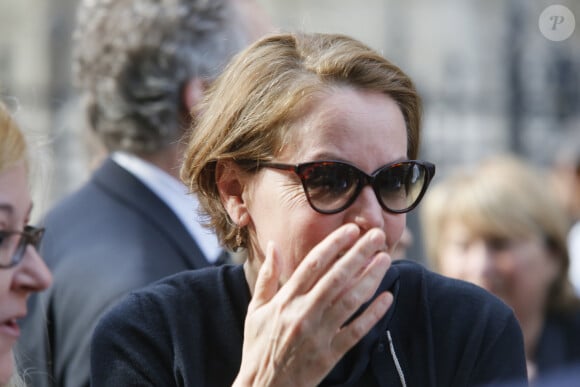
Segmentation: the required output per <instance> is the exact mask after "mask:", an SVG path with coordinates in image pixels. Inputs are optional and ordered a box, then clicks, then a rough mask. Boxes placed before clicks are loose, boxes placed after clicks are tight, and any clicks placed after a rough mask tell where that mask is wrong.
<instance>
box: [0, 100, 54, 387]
mask: <svg viewBox="0 0 580 387" xmlns="http://www.w3.org/2000/svg"><path fill="white" fill-rule="evenodd" d="M31 210H32V200H31V197H30V191H29V184H28V161H27V153H26V143H25V140H24V136H23V134H22V132H21V131H20V130H19V128H18V127H17V125H16V123H15V122H14V119H13V118H12V117H11V116H10V114H9V112H8V110H7V109H6V107H5V106H4V105H3V104H1V103H0V385H1V386H22V385H23V383H22V380H21V379H20V377H18V375H15V374H14V373H15V369H16V367H15V365H14V354H13V350H12V348H13V346H14V344H15V343H16V340H17V339H18V337H19V336H20V328H19V326H18V320H19V319H22V318H23V317H24V316H26V301H27V299H28V296H29V295H30V294H31V293H33V292H38V291H41V290H44V289H46V288H47V287H48V286H50V284H51V282H52V276H51V274H50V271H49V270H48V268H47V267H46V265H45V264H44V262H43V261H42V259H41V258H40V256H39V255H38V253H37V251H36V248H37V247H38V244H39V243H40V239H41V238H42V233H43V230H42V229H39V228H36V227H33V226H30V225H29V224H28V222H29V219H30V212H31Z"/></svg>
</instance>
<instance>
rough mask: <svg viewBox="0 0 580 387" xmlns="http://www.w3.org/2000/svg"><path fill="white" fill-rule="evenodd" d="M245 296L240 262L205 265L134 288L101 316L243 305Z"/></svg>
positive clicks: (170, 313)
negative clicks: (238, 263) (205, 266)
mask: <svg viewBox="0 0 580 387" xmlns="http://www.w3.org/2000/svg"><path fill="white" fill-rule="evenodd" d="M249 298H250V293H249V289H248V286H247V283H246V281H245V277H244V273H243V268H242V266H237V265H224V266H220V267H208V268H203V269H196V270H188V271H183V272H180V273H177V274H173V275H171V276H168V277H166V278H163V279H160V280H158V281H156V282H154V283H152V284H150V285H148V286H145V287H143V288H141V289H138V290H134V291H132V292H130V293H129V294H127V295H125V296H124V297H122V298H121V299H120V300H119V301H118V302H116V303H115V305H114V306H113V307H112V308H111V310H109V311H108V312H107V313H106V314H105V318H106V319H109V320H126V319H127V317H128V316H130V317H136V316H140V315H151V314H156V315H158V316H165V317H166V318H167V317H168V316H175V315H180V314H181V312H182V311H183V310H190V311H193V310H203V309H205V308H206V307H208V306H210V307H211V309H215V305H221V307H223V308H226V307H229V308H235V309H243V308H244V307H245V306H247V303H246V302H249ZM189 315H191V316H200V315H201V314H195V313H191V314H189Z"/></svg>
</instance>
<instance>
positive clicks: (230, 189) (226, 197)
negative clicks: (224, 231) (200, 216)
mask: <svg viewBox="0 0 580 387" xmlns="http://www.w3.org/2000/svg"><path fill="white" fill-rule="evenodd" d="M244 176H245V173H244V171H243V170H242V169H241V168H240V167H239V166H238V165H237V164H236V163H235V162H234V161H232V160H219V161H218V162H217V164H216V171H215V178H216V183H217V188H218V192H219V195H220V199H221V201H222V203H223V205H224V208H225V209H226V211H227V212H228V215H229V216H230V219H232V221H233V222H234V223H235V224H237V225H238V226H239V227H244V226H246V225H247V224H248V221H249V214H248V209H247V206H246V203H245V202H244V199H243V193H244V189H246V188H247V187H246V179H244Z"/></svg>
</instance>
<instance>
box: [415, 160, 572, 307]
mask: <svg viewBox="0 0 580 387" xmlns="http://www.w3.org/2000/svg"><path fill="white" fill-rule="evenodd" d="M547 182H548V178H547V176H546V175H545V174H544V173H543V172H542V171H540V170H538V169H536V168H534V167H532V166H530V165H528V164H527V163H526V162H525V161H524V160H522V159H519V158H517V157H515V156H512V155H501V156H496V157H493V158H490V159H488V160H485V161H484V162H482V163H481V164H480V165H478V166H477V167H475V168H474V169H473V170H471V171H468V170H465V171H461V172H458V173H456V174H455V175H452V176H449V177H448V178H447V179H446V180H445V181H443V182H440V183H438V184H436V185H435V186H434V187H432V189H431V191H430V192H428V193H427V195H426V197H425V198H424V201H423V204H422V208H421V212H420V216H421V222H422V227H423V235H424V241H425V249H426V252H427V256H428V257H429V259H430V262H431V264H432V265H433V266H434V268H435V269H436V270H438V269H439V265H440V262H439V261H440V256H439V253H440V251H441V247H442V237H443V235H442V232H443V230H444V229H445V226H446V224H447V223H448V222H449V221H451V220H459V221H460V222H461V223H462V224H465V225H466V226H467V227H468V229H469V230H470V231H471V232H472V233H473V234H475V235H481V236H484V237H489V238H509V239H519V238H527V237H530V236H533V235H539V236H540V237H541V238H543V239H544V241H545V243H546V247H547V248H548V250H549V251H551V252H552V254H551V255H552V256H553V257H554V259H556V260H557V261H558V265H559V272H558V276H557V278H556V279H555V280H554V283H553V284H552V287H551V289H550V291H549V294H548V298H547V305H546V306H547V308H548V309H550V310H566V309H567V308H569V307H570V306H571V305H577V304H578V300H577V299H576V297H575V295H574V291H573V288H572V285H571V284H570V282H569V280H568V268H569V266H570V259H569V255H568V248H567V244H566V236H567V232H568V222H567V217H566V214H565V213H564V211H563V209H562V207H561V205H560V203H559V202H558V200H557V198H556V197H555V195H554V193H553V192H552V191H551V189H550V187H549V185H547Z"/></svg>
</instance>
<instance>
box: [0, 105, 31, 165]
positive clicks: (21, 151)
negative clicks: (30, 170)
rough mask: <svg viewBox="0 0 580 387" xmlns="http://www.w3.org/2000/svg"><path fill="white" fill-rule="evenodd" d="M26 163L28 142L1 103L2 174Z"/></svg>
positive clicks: (0, 160) (0, 144) (0, 153)
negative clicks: (12, 167)
mask: <svg viewBox="0 0 580 387" xmlns="http://www.w3.org/2000/svg"><path fill="white" fill-rule="evenodd" d="M20 161H26V141H25V139H24V136H23V134H22V132H21V131H20V129H19V128H18V125H17V124H16V121H14V119H13V118H12V116H11V115H10V113H9V112H8V109H7V108H6V106H5V105H4V104H3V103H1V102H0V172H3V171H4V170H6V169H7V168H9V167H11V166H12V165H14V164H16V163H18V162H20Z"/></svg>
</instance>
